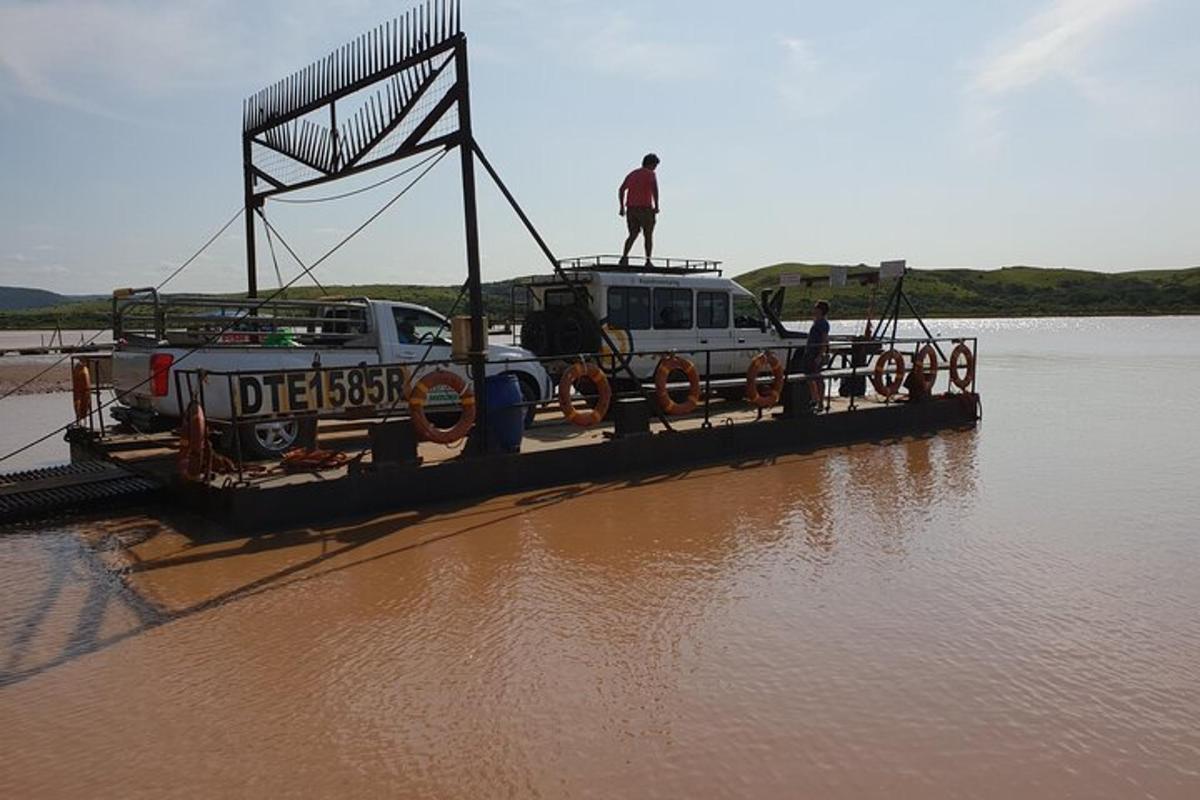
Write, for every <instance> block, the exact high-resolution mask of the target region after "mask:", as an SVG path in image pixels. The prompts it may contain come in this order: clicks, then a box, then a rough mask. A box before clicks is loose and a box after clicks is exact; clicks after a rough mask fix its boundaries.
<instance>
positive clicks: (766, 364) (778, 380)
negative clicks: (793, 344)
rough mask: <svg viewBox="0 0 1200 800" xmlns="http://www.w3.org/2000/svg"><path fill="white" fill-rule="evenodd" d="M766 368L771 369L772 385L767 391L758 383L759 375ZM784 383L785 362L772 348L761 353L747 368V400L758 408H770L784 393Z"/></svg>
mask: <svg viewBox="0 0 1200 800" xmlns="http://www.w3.org/2000/svg"><path fill="white" fill-rule="evenodd" d="M764 369H769V370H770V371H771V387H770V388H769V389H768V390H767V391H766V392H763V390H762V387H761V386H759V385H758V376H759V375H760V374H762V371H763V370H764ZM783 384H784V374H783V364H781V363H779V359H778V358H777V357H776V356H775V354H774V353H772V352H771V351H770V350H767V351H765V352H762V353H759V354H758V355H756V356H755V357H754V359H753V360H752V361H751V362H750V367H749V369H747V370H746V400H747V401H748V402H750V403H752V404H754V405H755V406H757V407H758V408H764V409H765V408H770V407H771V406H773V405H775V404H776V403H778V402H779V398H780V396H781V395H783Z"/></svg>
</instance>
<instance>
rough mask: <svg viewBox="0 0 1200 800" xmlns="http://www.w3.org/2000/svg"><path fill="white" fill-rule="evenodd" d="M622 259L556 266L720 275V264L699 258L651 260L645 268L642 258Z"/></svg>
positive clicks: (601, 258) (573, 260)
mask: <svg viewBox="0 0 1200 800" xmlns="http://www.w3.org/2000/svg"><path fill="white" fill-rule="evenodd" d="M622 261H623V259H622V258H621V256H617V255H599V256H576V257H575V258H564V259H561V260H560V261H559V262H558V266H559V267H560V268H561V269H563V270H566V271H569V272H636V273H640V274H647V273H649V274H659V275H694V274H703V273H715V274H717V275H720V274H721V262H720V261H710V260H708V259H701V258H652V259H650V264H649V266H647V264H646V261H645V260H644V259H642V258H640V257H639V258H633V257H630V258H628V259H624V261H625V263H622Z"/></svg>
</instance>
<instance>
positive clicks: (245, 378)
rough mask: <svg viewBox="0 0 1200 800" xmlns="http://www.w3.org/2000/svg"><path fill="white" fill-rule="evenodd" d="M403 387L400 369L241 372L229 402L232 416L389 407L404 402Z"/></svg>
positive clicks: (404, 381)
mask: <svg viewBox="0 0 1200 800" xmlns="http://www.w3.org/2000/svg"><path fill="white" fill-rule="evenodd" d="M407 385H408V370H407V369H405V368H404V367H401V366H358V367H345V368H332V369H321V370H311V371H306V372H300V371H295V372H262V373H241V374H238V375H236V376H235V377H234V378H233V404H234V409H235V411H236V412H237V415H238V417H267V416H278V415H283V414H311V413H318V414H319V413H336V412H339V411H350V410H352V409H363V408H379V407H382V408H385V409H389V408H394V407H395V406H398V405H400V404H401V403H403V402H404V400H405V397H406V396H407Z"/></svg>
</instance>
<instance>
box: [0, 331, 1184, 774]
mask: <svg viewBox="0 0 1200 800" xmlns="http://www.w3.org/2000/svg"><path fill="white" fill-rule="evenodd" d="M968 327H969V328H973V329H978V330H980V332H981V334H982V335H983V336H984V339H983V341H982V343H981V373H980V389H981V391H982V392H983V396H984V414H985V419H984V422H983V424H982V425H981V427H980V428H979V429H978V430H977V431H974V432H964V433H951V434H947V435H942V436H937V437H931V438H922V439H915V440H910V441H901V442H889V443H878V444H869V445H861V446H855V447H849V448H839V449H833V450H828V451H824V452H820V453H817V454H811V455H803V456H795V457H788V458H780V459H778V460H776V461H774V462H771V463H760V462H754V463H741V464H737V465H736V466H732V467H714V468H709V469H699V470H691V471H685V472H680V473H677V474H673V475H669V476H666V477H662V478H656V479H647V480H644V481H640V482H639V481H624V482H618V483H609V484H600V485H593V486H581V487H571V488H567V489H562V490H551V491H545V492H539V493H531V494H524V495H518V496H513V497H503V498H495V499H490V500H487V501H485V502H482V503H479V504H478V505H473V506H461V507H440V508H434V509H429V510H423V511H421V512H415V513H408V514H396V515H393V516H390V517H385V518H379V519H373V520H366V521H361V522H358V523H355V524H347V525H341V526H336V527H330V528H321V529H312V530H302V531H297V532H293V533H289V534H284V535H272V536H267V537H263V538H260V539H256V540H253V541H247V540H228V539H224V538H222V537H221V536H220V535H219V532H214V531H204V530H203V529H202V526H200V525H199V524H198V523H195V522H194V521H189V520H186V519H177V518H174V517H170V516H169V515H167V516H160V517H158V518H150V517H141V516H125V517H121V518H115V519H107V520H103V521H93V522H90V523H80V522H75V523H71V524H65V523H64V524H60V525H56V526H46V525H42V526H41V527H39V528H36V529H32V530H30V529H26V530H18V531H9V532H7V533H6V534H4V535H0V721H2V722H0V751H2V752H3V758H2V759H0V796H3V797H66V796H89V797H156V798H157V797H217V796H221V797H225V796H243V797H275V796H308V797H330V796H339V797H340V796H363V797H369V796H378V797H670V798H675V797H718V798H722V797H771V798H774V797H821V798H897V797H905V798H907V797H913V798H964V797H978V798H1017V797H1019V798H1064V797H1081V798H1134V797H1154V798H1195V797H1200V728H1198V725H1197V720H1198V719H1200V689H1198V687H1200V614H1198V612H1197V609H1198V608H1200V543H1198V541H1197V536H1198V533H1200V526H1198V525H1197V523H1196V519H1197V516H1198V515H1200V493H1198V492H1197V491H1196V489H1195V486H1196V478H1195V475H1196V470H1195V462H1194V460H1195V458H1196V453H1197V449H1198V448H1197V445H1200V436H1198V434H1200V425H1198V424H1197V423H1196V421H1195V420H1196V416H1195V408H1194V403H1195V402H1196V398H1197V396H1200V391H1198V390H1200V382H1198V378H1197V375H1200V346H1198V345H1196V344H1195V342H1196V341H1197V337H1198V336H1200V320H1194V319H1159V320H1079V321H1076V320H1040V321H990V322H981V323H969V324H968V323H962V324H957V323H951V322H943V323H938V325H937V328H938V329H939V330H940V331H942V332H945V333H957V332H959V331H960V330H962V329H966V328H968Z"/></svg>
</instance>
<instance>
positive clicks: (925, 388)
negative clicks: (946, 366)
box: [912, 344, 938, 394]
mask: <svg viewBox="0 0 1200 800" xmlns="http://www.w3.org/2000/svg"><path fill="white" fill-rule="evenodd" d="M927 362H928V366H926V363H927ZM912 372H913V382H914V383H915V384H916V387H917V390H918V392H920V393H921V394H927V393H929V392H931V391H932V390H933V385H934V383H936V382H937V376H938V354H937V350H936V349H935V348H934V346H933V345H932V344H927V345H925V346H924V347H922V348H921V349H920V350H918V351H917V354H916V355H915V356H913V366H912Z"/></svg>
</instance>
